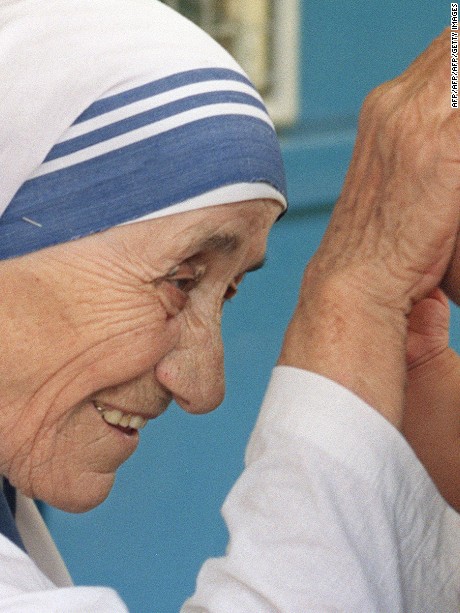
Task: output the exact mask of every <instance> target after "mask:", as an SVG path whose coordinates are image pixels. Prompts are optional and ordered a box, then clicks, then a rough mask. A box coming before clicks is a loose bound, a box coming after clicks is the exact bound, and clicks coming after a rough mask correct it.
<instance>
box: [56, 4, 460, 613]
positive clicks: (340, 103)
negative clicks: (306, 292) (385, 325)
mask: <svg viewBox="0 0 460 613" xmlns="http://www.w3.org/2000/svg"><path fill="white" fill-rule="evenodd" d="M301 5H302V24H301V49H300V57H301V74H300V79H301V111H300V117H299V120H298V122H297V123H296V125H295V126H294V127H293V128H291V129H290V130H288V131H285V132H284V133H282V134H281V135H280V136H281V141H282V147H283V155H284V159H285V163H286V171H287V176H288V186H289V194H290V202H291V209H290V212H289V213H288V214H287V215H286V216H285V217H284V219H283V220H282V221H281V222H280V223H278V224H277V225H276V227H275V228H274V230H273V232H272V236H271V240H270V245H269V252H268V262H267V266H266V268H264V269H263V270H262V271H260V272H258V273H255V274H251V275H249V276H248V278H247V280H245V282H244V284H243V286H242V287H241V290H240V292H239V295H238V297H237V299H235V300H233V301H232V302H231V303H230V304H228V305H227V306H226V307H225V317H224V329H223V335H224V341H225V344H226V372H227V388H228V391H227V396H226V399H225V402H224V403H223V405H222V406H221V407H220V408H219V409H218V410H217V411H215V412H213V413H211V414H209V415H204V416H190V415H188V414H186V413H185V412H183V411H182V410H180V409H179V408H177V407H175V406H173V407H171V408H170V409H169V410H168V411H167V412H166V414H165V415H163V416H162V417H161V418H159V419H158V420H156V421H155V422H154V423H151V424H150V425H149V426H148V427H147V428H146V429H145V430H144V431H143V432H142V436H141V439H142V440H141V444H140V447H139V450H138V451H137V452H136V454H135V455H134V456H133V458H131V459H130V460H129V461H128V462H127V463H126V464H125V465H124V466H123V467H122V468H121V469H120V471H119V475H118V478H117V482H116V485H115V487H114V489H113V492H112V493H111V495H110V496H109V499H108V500H107V501H106V502H105V503H104V504H102V505H101V506H100V507H98V508H97V509H95V510H94V511H91V512H89V513H87V514H84V515H68V514H66V513H62V512H59V511H56V510H53V509H48V508H46V509H45V515H46V519H47V522H48V525H49V527H50V529H51V532H52V534H53V536H54V538H55V540H56V542H57V544H58V547H59V548H60V550H61V552H62V554H63V557H64V559H65V560H66V562H67V564H68V566H69V569H70V571H71V573H72V575H73V577H74V580H75V581H76V583H78V584H93V585H94V584H104V585H110V586H113V587H114V588H116V589H117V590H118V591H119V592H120V594H121V595H122V597H123V598H124V599H125V601H126V602H127V604H128V606H129V607H130V610H131V611H132V612H133V613H176V612H177V611H178V610H179V608H180V605H181V603H182V602H183V601H184V599H185V598H186V597H187V596H188V595H189V594H191V593H192V592H193V590H194V584H195V578H196V575H197V573H198V570H199V568H200V566H201V564H202V563H203V561H204V560H205V559H206V558H208V557H210V556H217V555H221V554H222V553H223V552H224V549H225V546H226V542H227V532H226V529H225V526H224V524H223V522H222V520H221V518H220V514H219V510H220V507H221V505H222V502H223V500H224V497H225V495H226V493H227V492H228V490H229V489H230V487H231V485H232V484H233V483H234V481H235V479H236V478H237V476H238V474H239V473H240V472H241V470H242V467H243V455H244V449H245V445H246V442H247V439H248V436H249V434H250V432H251V429H252V427H253V424H254V421H255V419H256V416H257V412H258V409H259V406H260V402H261V399H262V397H263V393H264V389H265V386H266V383H267V381H268V379H269V376H270V371H271V368H272V366H273V364H274V362H275V360H276V357H277V353H278V350H279V347H280V343H281V339H282V336H283V331H284V328H285V326H286V323H287V321H288V320H289V317H290V314H291V312H292V310H293V307H294V304H295V302H296V298H297V291H298V287H299V281H300V278H301V275H302V271H303V268H304V265H305V262H306V261H307V260H308V259H309V258H310V257H311V255H312V254H313V252H314V250H315V249H316V247H317V245H318V244H319V241H320V239H321V235H322V233H323V231H324V228H325V226H326V224H327V220H328V216H329V213H330V210H331V206H332V203H333V202H334V200H335V199H336V197H337V195H338V193H339V190H340V186H341V184H342V181H343V177H344V173H345V170H346V168H347V165H348V162H349V159H350V155H351V149H352V145H353V141H354V137H355V129H356V120H357V114H358V110H359V108H360V106H361V104H362V101H363V98H364V96H365V94H366V93H367V92H368V91H369V90H370V89H371V88H372V87H374V86H375V85H377V84H378V83H380V82H381V81H383V80H386V79H388V78H391V77H393V76H396V75H397V74H398V73H399V72H401V71H402V70H403V69H404V67H405V66H406V65H407V64H408V63H409V62H410V61H412V59H414V58H415V57H416V55H418V54H419V53H420V52H421V51H422V50H423V48H424V47H425V46H426V45H427V44H428V43H429V41H430V40H431V39H432V38H433V37H434V36H435V35H436V34H438V33H439V32H440V31H441V30H442V28H443V27H444V26H445V25H448V23H449V19H450V3H448V2H442V1H436V2H433V1H432V0H430V1H428V0H425V1H421V2H416V3H415V2H407V1H403V0H391V1H390V0H386V1H385V0H382V1H380V2H373V1H369V0H366V1H364V0H362V1H361V0H355V1H351V0H345V1H342V2H338V1H333V0H310V1H308V0H304V1H302V2H301ZM453 318H454V321H453V326H452V327H453V342H454V344H455V345H456V346H457V347H460V335H459V329H460V327H459V321H460V319H459V314H458V310H455V312H454V316H453ZM369 342H372V339H371V338H370V339H369Z"/></svg>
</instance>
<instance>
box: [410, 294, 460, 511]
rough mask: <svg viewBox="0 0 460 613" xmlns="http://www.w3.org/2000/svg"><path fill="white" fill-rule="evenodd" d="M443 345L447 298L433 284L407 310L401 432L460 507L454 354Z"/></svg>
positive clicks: (459, 383) (458, 381) (458, 385)
mask: <svg viewBox="0 0 460 613" xmlns="http://www.w3.org/2000/svg"><path fill="white" fill-rule="evenodd" d="M448 345H449V303H448V301H447V298H446V296H445V295H444V294H443V293H442V292H441V291H440V290H439V289H436V290H435V291H434V292H432V293H431V294H430V296H429V297H428V298H425V299H423V300H421V301H420V302H418V303H417V304H416V305H415V306H414V308H413V309H412V312H411V314H410V316H409V333H408V339H407V365H408V379H407V392H406V406H405V410H404V417H403V429H402V430H403V434H404V435H405V437H406V438H407V440H408V441H409V443H410V444H411V445H412V447H413V449H414V450H415V452H416V454H417V455H418V457H419V458H420V460H421V461H422V463H423V464H424V465H425V468H426V469H427V470H428V472H429V473H430V475H431V477H432V479H433V481H434V482H435V483H436V485H437V487H438V489H439V491H440V492H441V494H442V495H443V496H444V498H445V499H446V500H447V502H448V503H449V504H450V505H451V506H453V507H454V508H455V509H456V510H457V511H460V357H459V356H458V355H457V354H456V353H455V352H454V351H452V350H451V349H449V347H448Z"/></svg>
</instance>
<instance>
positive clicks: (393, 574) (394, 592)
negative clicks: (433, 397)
mask: <svg viewBox="0 0 460 613" xmlns="http://www.w3.org/2000/svg"><path fill="white" fill-rule="evenodd" d="M223 515H224V518H225V520H226V522H227V525H228V529H229V533H230V541H229V545H228V549H227V554H226V556H225V557H222V558H218V559H211V560H209V561H207V562H206V563H205V564H204V566H203V568H202V570H201V572H200V574H199V577H198V582H197V588H196V593H195V595H194V596H193V597H192V598H190V599H189V600H188V601H187V602H186V603H185V605H184V607H183V609H182V613H198V612H200V613H205V612H209V613H255V612H257V613H269V612H270V613H271V612H273V613H274V612H284V613H307V612H318V613H319V612H321V613H323V612H326V611H331V612H332V611H340V612H346V613H373V612H379V613H390V612H391V613H398V612H400V613H409V612H411V613H412V612H414V613H415V612H417V613H439V612H441V611H442V613H458V612H459V611H460V516H459V515H458V514H457V513H456V512H455V511H454V510H453V509H452V508H450V507H449V506H448V505H447V504H446V503H445V501H444V500H443V499H442V498H441V496H440V494H439V493H438V491H437V489H436V487H435V486H434V484H433V482H432V481H431V479H430V478H429V476H428V474H427V473H426V471H425V469H424V468H423V466H422V465H421V463H420V462H419V461H418V459H417V458H416V456H415V454H414V453H413V451H412V449H411V448H410V447H409V445H408V444H407V442H406V441H405V439H404V438H403V437H402V436H401V434H400V433H399V432H398V431H397V430H396V429H395V428H393V426H391V424H390V423H389V422H387V421H386V420H385V419H384V418H383V417H382V416H381V415H380V414H379V413H377V412H376V411H374V410H373V409H371V408H370V407H369V406H368V405H366V404H365V403H364V402H363V401H361V400H360V399H359V398H357V397H356V396H355V395H353V394H352V393H351V392H349V391H348V390H346V389H344V388H343V387H341V386H340V385H338V384H336V383H334V382H332V381H329V380H327V379H325V378H323V377H321V376H319V375H315V374H312V373H308V372H306V371H303V370H299V369H295V368H290V367H277V368H275V370H274V372H273V376H272V380H271V383H270V386H269V388H268V390H267V394H266V397H265V400H264V404H263V406H262V410H261V414H260V416H259V419H258V422H257V424H256V428H255V430H254V432H253V434H252V437H251V440H250V443H249V446H248V450H247V454H246V468H245V470H244V472H243V473H242V475H241V477H240V478H239V480H238V481H237V483H236V485H235V486H234V488H233V489H232V491H231V492H230V494H229V496H228V498H227V500H226V502H225V504H224V507H223Z"/></svg>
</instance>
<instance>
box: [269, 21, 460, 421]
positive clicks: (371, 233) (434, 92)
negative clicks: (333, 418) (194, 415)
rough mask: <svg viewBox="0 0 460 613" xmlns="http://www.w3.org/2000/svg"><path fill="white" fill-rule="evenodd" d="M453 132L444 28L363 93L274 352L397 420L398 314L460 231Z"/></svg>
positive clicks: (435, 277) (401, 353)
mask: <svg viewBox="0 0 460 613" xmlns="http://www.w3.org/2000/svg"><path fill="white" fill-rule="evenodd" d="M459 139H460V113H459V111H458V110H457V109H451V108H450V32H449V30H446V31H445V32H443V33H442V34H441V36H439V37H438V38H437V39H436V40H435V41H434V42H433V43H432V44H431V45H430V46H429V47H428V49H427V50H426V51H425V52H424V53H422V55H420V57H419V58H418V59H417V60H416V61H415V62H414V63H413V64H412V65H411V66H410V67H409V68H408V69H407V70H406V71H405V72H404V73H403V74H402V75H401V76H400V77H398V78H396V79H394V80H393V81H390V82H388V83H385V84H383V85H381V86H380V87H378V88H377V89H375V90H374V91H373V92H371V94H370V95H369V96H368V97H367V99H366V101H365V103H364V106H363V109H362V111H361V115H360V121H359V129H358V136H357V140H356V145H355V150H354V153H353V158H352V161H351V165H350V168H349V171H348V174H347V177H346V180H345V184H344V187H343V191H342V194H341V196H340V198H339V200H338V202H337V204H336V207H335V210H334V212H333V215H332V217H331V221H330V224H329V227H328V229H327V231H326V233H325V236H324V239H323V241H322V243H321V246H320V248H319V250H318V252H317V254H316V255H315V256H314V258H313V260H312V261H311V263H310V264H309V265H308V267H307V269H306V272H305V275H304V279H303V283H302V287H301V292H300V299H299V303H298V305H297V308H296V311H295V313H294V316H293V318H292V320H291V323H290V325H289V328H288V331H287V334H286V337H285V341H284V345H283V348H282V352H281V356H280V363H281V364H287V365H291V366H297V367H299V368H305V369H307V370H313V371H315V372H318V373H320V374H323V375H325V376H327V377H329V378H331V379H333V380H335V381H337V382H339V383H341V384H343V385H344V386H345V387H348V388H349V389H350V390H352V391H353V392H355V393H356V394H358V395H359V396H360V397H361V398H363V399H364V400H366V401H367V402H368V403H369V404H371V405H372V406H373V407H374V408H376V409H377V410H379V411H380V412H381V413H382V414H383V415H384V416H385V417H386V418H387V419H389V420H390V421H391V422H392V423H393V424H394V425H395V426H397V427H401V420H402V411H403V406H404V384H405V378H406V363H405V353H406V335H407V315H408V314H409V313H410V311H411V309H412V305H413V304H414V303H415V302H417V301H419V300H421V299H422V298H424V297H425V296H427V295H428V294H429V293H430V292H431V291H432V290H433V289H434V288H435V287H437V286H438V285H439V283H440V282H441V280H442V278H443V276H444V275H445V273H446V269H447V267H448V264H449V261H450V260H451V258H452V254H453V251H454V247H455V242H456V238H457V234H458V227H459V213H460V147H459V146H458V143H459V142H460V141H459ZM455 267H456V266H454V268H455ZM452 272H453V271H452V270H451V271H450V277H449V278H450V279H452V278H453V277H454V276H455V275H453V274H452ZM458 278H459V280H460V275H459V277H458ZM450 285H451V286H452V284H450ZM446 287H448V289H449V291H451V290H452V287H449V284H448V283H446Z"/></svg>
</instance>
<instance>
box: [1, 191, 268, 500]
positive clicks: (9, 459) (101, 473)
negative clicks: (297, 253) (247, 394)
mask: <svg viewBox="0 0 460 613" xmlns="http://www.w3.org/2000/svg"><path fill="white" fill-rule="evenodd" d="M279 213H280V208H279V206H278V205H277V204H276V203H274V202H271V201H258V202H252V203H247V202H246V203H237V204H231V205H226V206H219V207H211V208H208V209H202V210H198V211H192V212H188V213H182V214H178V215H172V216H169V217H164V218H159V219H155V220H151V221H146V222H141V223H137V224H133V225H127V226H123V227H119V228H113V229H112V230H109V231H107V232H103V233H100V234H96V235H94V236H90V237H87V238H84V239H81V240H78V241H74V242H70V243H66V244H64V245H59V246H56V247H51V248H48V249H44V250H42V251H39V252H37V253H34V254H31V255H27V256H23V257H21V258H17V259H14V260H10V261H5V262H1V263H0V283H1V292H2V301H1V305H0V326H1V338H2V352H1V356H0V376H1V381H2V393H1V398H0V431H1V433H2V436H1V438H2V444H1V446H0V472H2V473H3V474H5V475H7V476H8V477H9V478H10V480H11V482H12V483H13V484H14V485H16V486H17V487H18V488H19V489H21V490H22V491H23V492H24V493H25V494H27V495H28V496H33V497H36V498H41V499H43V500H45V501H46V502H48V503H49V504H52V505H55V506H57V507H59V508H62V509H65V510H68V511H83V510H86V509H89V508H91V507H93V506H95V505H96V504H99V503H100V502H102V500H104V498H105V497H106V496H107V494H108V492H109V490H110V488H111V486H112V483H113V479H114V476H115V471H116V469H117V468H118V467H119V466H120V464H122V462H124V461H125V460H126V459H127V458H128V457H129V456H130V455H131V454H132V453H133V451H134V450H135V448H136V446H137V443H138V437H139V433H138V430H139V429H140V427H141V426H142V425H143V424H144V422H145V420H150V419H154V418H155V417H157V416H158V415H160V414H161V413H163V411H165V409H166V407H167V406H168V404H169V402H170V401H171V399H172V398H174V399H175V400H176V401H177V403H178V404H179V405H180V406H181V407H182V408H183V409H185V410H186V411H189V412H191V413H200V412H205V411H209V410H211V409H213V408H215V407H216V406H217V405H218V404H219V403H220V402H221V401H222V398H223V394H224V375H223V351H222V343H221V333H220V322H221V315H222V308H223V304H224V302H225V300H226V299H228V298H229V297H231V296H232V295H233V294H234V293H235V292H236V287H237V285H238V284H239V283H240V281H241V280H242V278H243V276H244V274H245V273H246V272H248V271H250V270H253V269H256V268H257V267H260V265H261V263H262V261H263V258H264V253H265V247H266V239H267V235H268V232H269V230H270V228H271V226H272V224H273V223H274V221H275V219H276V217H277V216H278V215H279ZM150 427H152V425H150Z"/></svg>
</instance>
